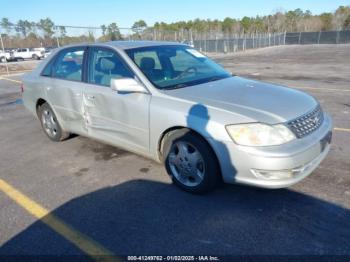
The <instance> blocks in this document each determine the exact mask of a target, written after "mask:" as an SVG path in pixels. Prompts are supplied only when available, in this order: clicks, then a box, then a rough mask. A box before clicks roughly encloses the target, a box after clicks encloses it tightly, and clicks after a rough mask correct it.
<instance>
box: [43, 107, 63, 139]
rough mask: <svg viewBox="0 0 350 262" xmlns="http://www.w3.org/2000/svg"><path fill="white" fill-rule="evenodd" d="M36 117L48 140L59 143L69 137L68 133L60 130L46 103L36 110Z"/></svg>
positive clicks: (53, 114)
mask: <svg viewBox="0 0 350 262" xmlns="http://www.w3.org/2000/svg"><path fill="white" fill-rule="evenodd" d="M38 117H39V119H40V123H41V127H42V128H43V130H44V132H45V134H46V135H47V137H48V138H50V140H52V141H55V142H59V141H63V140H65V139H67V138H68V137H69V133H68V132H64V131H63V130H62V128H61V125H60V124H59V123H58V121H57V118H56V115H55V113H54V112H53V110H52V108H51V107H50V105H49V104H48V103H44V104H42V105H41V106H40V107H39V108H38Z"/></svg>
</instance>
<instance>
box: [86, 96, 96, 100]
mask: <svg viewBox="0 0 350 262" xmlns="http://www.w3.org/2000/svg"><path fill="white" fill-rule="evenodd" d="M86 98H87V99H88V100H94V99H95V96H93V95H87V96H86Z"/></svg>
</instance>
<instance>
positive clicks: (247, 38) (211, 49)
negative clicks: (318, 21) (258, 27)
mask: <svg viewBox="0 0 350 262" xmlns="http://www.w3.org/2000/svg"><path fill="white" fill-rule="evenodd" d="M284 44H285V33H273V34H266V33H265V34H244V35H235V36H233V37H232V38H224V39H200V40H194V41H193V45H194V47H195V48H196V49H198V50H200V51H202V52H205V53H232V52H238V51H244V50H248V49H256V48H262V47H268V46H277V45H284Z"/></svg>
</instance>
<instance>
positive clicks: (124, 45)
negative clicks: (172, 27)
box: [63, 40, 186, 50]
mask: <svg viewBox="0 0 350 262" xmlns="http://www.w3.org/2000/svg"><path fill="white" fill-rule="evenodd" d="M82 45H89V46H96V45H100V46H111V47H116V48H118V49H124V50H126V49H132V48H139V47H150V46H165V45H183V46H186V45H185V44H182V43H179V42H165V41H138V40H136V41H110V42H96V43H79V44H72V45H67V46H64V47H63V48H66V47H74V46H82Z"/></svg>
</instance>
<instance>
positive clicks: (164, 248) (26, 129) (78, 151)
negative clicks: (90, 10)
mask: <svg viewBox="0 0 350 262" xmlns="http://www.w3.org/2000/svg"><path fill="white" fill-rule="evenodd" d="M349 54H350V46H349V45H343V46H319V47H317V46H313V47H310V46H307V47H274V48H268V49H264V50H256V51H249V52H247V53H244V54H243V53H241V54H235V55H225V56H222V55H220V56H215V59H216V60H217V61H219V62H220V63H222V64H223V65H225V66H226V68H228V69H230V70H231V71H234V72H235V73H237V74H238V75H242V76H248V77H251V78H256V79H260V80H264V81H269V82H274V83H280V84H286V85H289V86H292V87H295V88H299V89H302V90H304V91H306V92H309V93H310V94H312V95H314V96H315V97H317V99H319V101H320V102H321V105H322V107H323V108H324V109H325V110H326V111H329V112H330V113H331V115H332V117H333V119H334V125H335V127H338V128H343V129H344V130H349V131H350V86H349V83H350V79H349V77H350V75H349V74H348V72H349V71H350V70H349V69H350V59H349ZM7 78H9V79H13V80H19V79H20V76H11V77H7ZM315 88H316V89H315ZM349 131H337V130H335V131H334V136H333V145H332V148H331V151H330V153H329V155H328V156H327V158H326V159H325V160H324V161H323V162H322V163H321V165H320V166H319V168H317V170H316V171H315V172H314V173H313V174H312V175H311V176H309V177H308V178H306V179H305V180H303V181H302V182H300V183H299V184H297V185H295V186H292V187H290V188H288V189H280V190H263V189H257V188H251V187H246V186H239V185H226V186H222V187H220V188H219V189H217V190H216V191H214V192H213V193H210V194H207V195H201V196H197V195H191V194H188V193H185V192H183V191H181V190H179V189H177V188H176V187H175V186H173V185H171V181H170V179H169V178H168V176H167V175H166V173H165V171H164V169H163V167H162V166H160V165H158V164H156V163H154V162H153V161H150V160H148V159H145V158H142V157H139V156H137V155H134V154H132V153H129V152H126V151H124V150H121V149H118V148H115V147H111V146H108V145H104V144H101V143H99V142H95V141H93V140H91V139H88V138H84V137H80V136H76V137H73V138H71V139H69V140H67V141H64V142H60V143H54V142H51V141H50V140H49V139H48V138H47V137H46V136H45V134H44V133H43V131H42V130H41V127H40V124H39V122H38V120H36V119H35V118H34V117H33V116H32V115H30V114H29V113H28V112H27V111H26V110H25V109H24V107H23V105H22V104H21V100H20V93H19V83H17V82H12V81H9V80H4V79H1V77H0V178H1V179H2V180H3V181H6V182H7V183H8V184H10V185H12V187H14V188H15V189H17V190H18V191H20V192H22V193H23V194H24V195H26V196H27V197H29V198H30V199H31V200H33V201H35V202H36V203H38V204H40V205H41V206H43V207H45V208H46V209H48V210H49V211H50V214H53V215H55V216H56V217H58V218H60V219H61V220H62V221H64V222H65V223H66V224H68V225H70V226H71V227H72V228H73V229H74V230H76V231H79V232H81V233H82V234H84V235H86V236H88V237H89V238H91V239H92V240H94V241H96V242H97V243H99V244H100V245H102V246H103V247H105V248H106V249H108V250H110V251H112V252H113V253H114V254H118V255H130V254H139V255H141V254H142V255H145V254H147V255H159V254H161V255H170V254H172V255H189V254H190V255H203V254H212V255H255V254H259V255H264V254H267V255H271V254H272V255H274V254H279V255H325V254H326V255H344V254H345V255H350V210H349V208H350V158H349V155H350V139H349V136H350V132H349ZM29 208H30V207H29ZM0 210H1V212H0V255H11V254H12V255H13V254H15V255H18V254H34V255H52V254H54V255H62V254H64V255H67V254H83V252H82V251H81V250H80V249H79V248H77V247H76V246H75V245H73V244H72V243H71V242H69V241H68V240H67V239H66V238H64V237H62V235H60V234H58V233H57V232H55V231H54V230H52V229H51V228H50V227H49V226H47V224H46V223H45V217H43V218H42V219H37V218H35V216H33V215H32V214H30V213H29V212H28V211H26V210H25V209H24V208H23V207H21V206H20V205H19V204H18V203H16V202H15V201H13V200H12V199H11V198H9V197H8V195H7V194H5V193H4V192H2V191H1V190H0ZM46 217H47V216H46ZM0 260H1V258H0Z"/></svg>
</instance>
